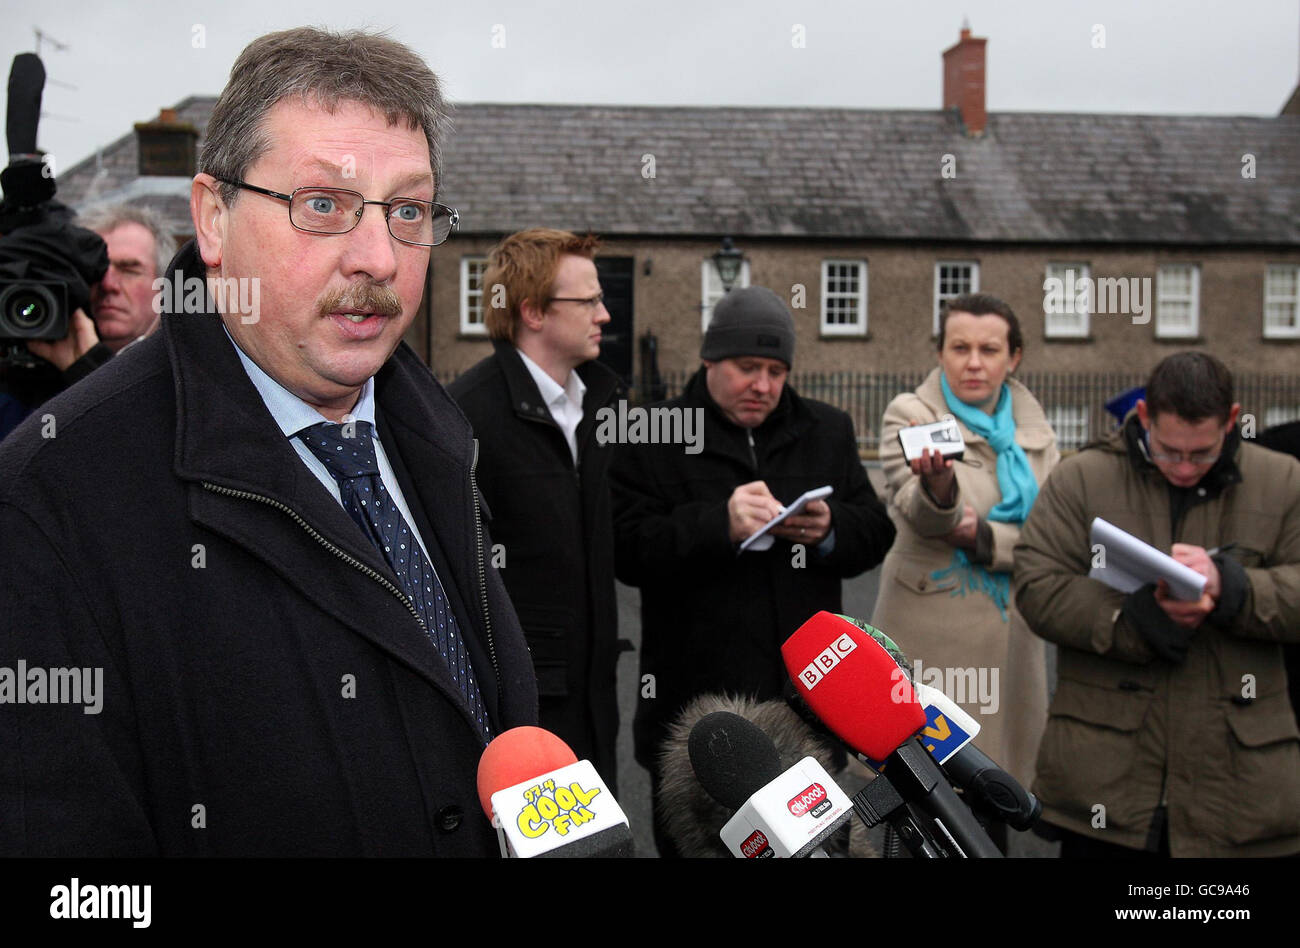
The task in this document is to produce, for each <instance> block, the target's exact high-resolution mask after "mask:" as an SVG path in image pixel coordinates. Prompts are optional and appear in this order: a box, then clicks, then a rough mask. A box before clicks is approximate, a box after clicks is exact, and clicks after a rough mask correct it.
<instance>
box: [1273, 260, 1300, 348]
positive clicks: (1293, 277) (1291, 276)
mask: <svg viewBox="0 0 1300 948" xmlns="http://www.w3.org/2000/svg"><path fill="white" fill-rule="evenodd" d="M1298 289H1300V267H1297V266H1293V265H1291V264H1284V265H1273V266H1270V267H1269V268H1268V273H1267V274H1266V275H1265V277H1264V338H1266V339H1296V338H1300V293H1297V290H1298Z"/></svg>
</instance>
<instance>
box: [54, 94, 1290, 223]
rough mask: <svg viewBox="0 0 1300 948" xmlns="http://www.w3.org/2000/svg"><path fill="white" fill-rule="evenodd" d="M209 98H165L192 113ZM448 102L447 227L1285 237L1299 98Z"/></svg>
mask: <svg viewBox="0 0 1300 948" xmlns="http://www.w3.org/2000/svg"><path fill="white" fill-rule="evenodd" d="M213 101H214V100H213V99H212V98H211V97H197V96H196V97H191V98H189V99H186V100H185V101H184V102H182V103H181V104H180V105H179V106H178V109H179V112H180V117H181V118H182V119H184V120H187V121H190V122H193V123H194V124H195V125H196V126H198V127H199V128H200V129H202V128H203V127H204V126H205V125H206V121H207V117H208V114H209V113H210V111H211V107H212V103H213ZM454 121H455V131H454V132H453V133H452V136H451V138H450V140H449V142H448V143H447V146H446V152H445V159H444V166H445V169H446V178H445V182H444V185H443V188H442V191H441V193H440V196H439V200H442V201H444V202H445V203H448V204H451V205H453V206H455V207H457V208H458V209H459V210H460V212H461V217H462V224H461V230H462V232H463V233H484V234H497V233H508V232H511V231H514V230H518V229H521V228H523V227H528V226H534V225H543V224H544V225H546V226H551V227H562V228H565V229H569V230H578V231H582V230H588V229H590V230H593V231H596V232H598V233H600V234H603V235H607V236H613V235H620V234H622V235H653V236H663V237H706V238H709V239H713V238H716V237H719V236H721V235H724V234H727V235H731V236H733V237H736V238H738V239H739V238H742V237H743V238H746V239H755V238H763V237H786V238H810V239H811V238H825V239H854V240H862V239H871V240H877V239H878V240H890V241H971V242H981V243H982V242H1008V241H1010V242H1028V243H1092V242H1108V243H1110V242H1116V243H1137V244H1161V245H1177V244H1191V245H1275V246H1278V245H1280V246H1295V245H1297V244H1300V116H1286V115H1284V116H1279V117H1275V118H1255V117H1218V116H1170V115H1123V114H1077V113H1028V112H1025V113H1007V112H1003V113H996V112H995V113H990V114H989V119H988V127H987V130H986V132H985V134H984V135H983V136H982V137H979V138H972V137H967V136H965V135H964V134H962V131H961V129H960V126H959V122H958V119H957V116H956V112H955V110H951V111H939V110H930V111H920V110H916V111H913V110H861V109H826V108H731V107H727V108H699V107H689V108H688V107H652V106H602V105H588V106H580V105H499V104H463V105H460V106H458V107H457V109H456V112H455V115H454ZM647 155H653V156H654V158H653V172H654V176H653V177H648V176H647V175H648V174H649V168H650V165H649V161H648V160H646V159H645V158H644V157H643V156H647ZM945 155H951V156H953V163H952V164H954V165H955V177H951V178H945V177H943V176H942V171H943V168H944V156H945ZM1245 155H1253V156H1254V170H1255V177H1254V178H1246V177H1243V176H1242V169H1243V156H1245ZM135 160H136V147H135V140H134V133H131V134H128V135H126V136H124V137H123V138H121V139H119V140H118V141H116V142H114V143H113V144H111V145H109V146H107V147H106V148H105V149H104V152H103V160H102V163H101V164H99V165H97V164H96V159H95V158H94V157H92V158H90V159H87V160H86V161H84V162H82V163H81V164H79V165H78V166H76V167H75V168H72V169H69V170H68V171H66V172H65V173H64V174H63V175H61V176H60V178H59V186H60V191H61V193H62V195H63V197H64V200H67V201H68V202H69V203H74V204H75V203H81V202H85V201H93V200H95V199H96V198H100V199H102V198H103V197H104V196H105V195H107V194H108V193H111V192H113V191H116V190H118V189H120V188H123V187H130V186H131V182H132V180H133V179H134V178H135ZM643 169H644V174H643ZM168 180H177V179H168ZM140 186H141V185H140V184H139V183H137V184H136V185H135V187H140ZM185 194H188V189H186V190H185ZM177 197H179V196H177ZM168 200H171V199H168ZM177 207H178V209H179V207H180V206H179V205H177ZM187 217H188V210H184V211H183V213H182V214H181V219H182V220H184V219H187Z"/></svg>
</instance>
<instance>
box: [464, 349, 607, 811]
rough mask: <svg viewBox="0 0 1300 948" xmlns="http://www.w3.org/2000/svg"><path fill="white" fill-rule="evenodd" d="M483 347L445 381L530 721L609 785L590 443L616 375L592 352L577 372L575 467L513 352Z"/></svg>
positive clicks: (603, 628) (602, 566) (601, 467)
mask: <svg viewBox="0 0 1300 948" xmlns="http://www.w3.org/2000/svg"><path fill="white" fill-rule="evenodd" d="M494 348H495V350H496V351H495V352H494V354H493V355H490V356H488V357H487V358H486V359H484V360H483V361H481V362H479V363H478V364H477V365H475V366H474V367H472V368H471V369H470V370H469V371H467V372H466V373H465V374H463V375H461V376H460V377H459V378H457V379H456V380H455V381H454V382H452V383H451V384H450V385H448V387H447V390H448V392H449V393H450V394H451V396H452V397H453V398H455V399H456V401H457V402H459V403H460V407H461V409H462V410H463V411H464V412H465V415H466V417H468V418H469V420H470V424H471V425H473V427H474V434H475V436H476V437H477V438H478V441H479V452H480V453H479V465H478V482H479V488H480V489H481V490H482V491H483V497H484V499H485V500H486V501H487V506H488V510H489V511H490V512H491V515H492V521H491V524H492V538H493V540H495V541H496V542H497V543H498V544H500V549H499V550H498V551H497V553H499V554H501V557H500V559H503V560H504V568H503V569H502V570H501V578H502V579H503V580H504V581H505V584H506V590H507V591H508V592H509V593H510V599H511V601H512V602H513V603H514V607H515V611H516V612H517V613H518V614H519V622H520V624H521V625H522V626H523V628H524V635H525V636H526V637H527V639H528V646H529V648H530V649H531V650H532V654H533V666H534V668H535V669H536V671H537V688H538V694H539V697H540V711H539V717H540V720H541V725H542V727H544V728H546V729H547V730H550V731H554V732H555V733H556V734H558V735H559V736H560V737H562V738H564V740H565V741H566V742H567V743H568V744H569V746H570V747H572V748H573V750H574V753H576V754H577V755H578V757H579V758H586V759H588V760H590V761H591V762H592V764H593V765H595V767H596V770H597V771H598V772H599V773H600V775H601V776H602V777H604V778H605V781H606V782H607V783H608V784H609V785H610V787H611V790H614V788H615V778H616V767H615V758H614V745H615V742H616V740H617V737H618V701H617V696H616V694H615V668H616V665H617V660H618V645H617V642H618V605H617V602H616V599H615V594H614V537H613V530H612V527H611V522H610V507H609V485H608V481H607V474H608V470H609V463H610V460H611V458H612V456H613V452H614V448H613V445H602V444H600V443H598V442H597V440H596V437H595V434H596V423H595V416H596V412H597V411H598V410H599V409H601V408H602V407H604V406H606V405H608V404H609V403H610V402H612V401H614V399H615V397H616V395H618V394H619V392H620V384H619V380H618V376H616V375H615V374H614V373H613V372H611V371H610V370H609V369H607V368H606V367H605V366H604V365H601V364H600V363H599V362H595V361H592V362H587V363H585V364H583V365H581V366H579V367H578V369H577V372H578V376H579V378H581V379H582V381H583V383H584V384H585V385H586V386H587V392H586V395H585V396H584V398H583V417H582V423H581V424H580V425H579V426H578V431H577V440H578V465H577V467H576V468H575V467H574V464H573V455H572V454H570V452H569V445H568V442H567V441H566V440H565V438H564V433H563V432H562V431H561V430H560V427H559V425H557V424H556V423H555V421H554V420H553V419H552V418H551V415H550V412H549V411H547V409H546V407H545V405H544V403H543V401H542V398H541V395H540V394H539V392H538V389H537V383H536V382H534V381H533V378H532V376H531V375H530V374H529V372H528V369H527V368H526V367H525V366H524V363H523V360H521V359H520V357H519V353H518V351H517V350H516V349H515V347H514V346H512V345H511V344H510V343H508V342H502V341H497V342H496V343H494ZM498 565H500V561H499V560H498ZM614 792H617V791H616V790H614Z"/></svg>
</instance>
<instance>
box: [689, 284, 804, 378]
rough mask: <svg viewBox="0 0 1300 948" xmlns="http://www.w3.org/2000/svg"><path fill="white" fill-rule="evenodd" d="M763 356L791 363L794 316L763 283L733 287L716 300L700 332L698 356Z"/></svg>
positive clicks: (711, 358) (716, 359) (713, 360)
mask: <svg viewBox="0 0 1300 948" xmlns="http://www.w3.org/2000/svg"><path fill="white" fill-rule="evenodd" d="M733 356H765V357H767V358H769V359H780V360H781V361H782V362H784V363H785V364H786V365H787V366H793V365H794V318H793V317H792V316H791V315H790V310H789V309H787V308H786V305H785V302H784V301H783V300H782V299H781V297H779V296H777V295H776V294H775V293H773V292H772V291H771V290H769V289H768V288H767V287H765V286H747V287H744V288H742V289H735V290H732V291H731V292H730V293H728V294H727V295H726V296H724V297H723V298H722V299H720V300H718V303H717V305H716V306H714V307H713V318H712V319H711V320H709V328H708V331H707V332H705V333H704V345H702V346H701V347H700V358H701V359H708V360H709V361H710V362H716V361H718V360H720V359H729V358H731V357H733Z"/></svg>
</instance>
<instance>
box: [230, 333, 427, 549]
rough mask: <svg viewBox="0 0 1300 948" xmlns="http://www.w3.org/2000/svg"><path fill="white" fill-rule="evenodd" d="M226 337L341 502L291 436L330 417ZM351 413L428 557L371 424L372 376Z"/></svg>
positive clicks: (270, 406) (311, 468)
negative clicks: (365, 429)
mask: <svg viewBox="0 0 1300 948" xmlns="http://www.w3.org/2000/svg"><path fill="white" fill-rule="evenodd" d="M222 328H223V329H224V328H225V327H224V326H223V327H222ZM226 338H227V339H230V344H231V345H233V346H234V347H235V352H236V353H238V354H239V361H240V362H241V363H243V366H244V371H245V372H247V373H248V377H249V378H250V379H251V380H252V382H253V386H254V387H255V388H256V389H257V392H258V394H259V395H261V396H262V401H264V402H265V403H266V407H267V410H268V411H270V412H271V417H272V418H274V419H275V423H276V424H277V425H279V426H280V430H281V431H283V432H284V436H285V437H286V438H288V439H289V443H290V444H292V445H293V449H294V450H295V451H297V452H298V457H300V458H301V459H302V463H303V464H305V465H307V470H309V471H311V472H312V473H313V474H315V475H316V480H318V481H320V482H321V485H322V486H323V487H324V488H325V489H326V490H327V491H329V493H330V496H331V497H333V498H334V499H335V500H336V501H337V502H338V504H339V506H340V507H341V506H343V495H342V493H340V491H339V484H338V481H336V480H334V475H333V474H331V473H330V472H329V468H327V467H326V466H325V462H324V461H322V460H321V459H320V458H318V457H316V455H314V454H312V452H311V448H309V447H307V445H305V444H303V441H302V439H301V438H295V437H294V435H295V434H297V433H298V432H299V431H301V430H302V429H303V428H307V427H310V426H311V425H318V424H320V423H321V422H322V421H329V420H330V419H328V418H326V417H325V416H324V415H322V414H321V413H320V412H318V411H317V410H316V409H315V408H312V407H311V406H310V405H308V404H307V403H306V402H304V401H303V400H302V399H301V398H299V397H298V396H297V395H295V394H293V392H291V391H289V390H288V389H287V388H285V387H284V386H283V385H281V384H280V383H279V382H277V381H276V380H275V379H273V378H271V376H269V375H267V374H266V372H265V371H263V369H262V367H261V366H259V365H258V364H257V363H256V362H254V361H253V360H252V359H250V358H249V357H248V356H247V355H245V354H244V350H243V349H241V348H239V345H238V343H236V342H235V340H234V339H233V338H232V337H231V335H230V331H229V330H226ZM350 414H351V415H352V418H353V419H354V420H356V421H368V422H370V424H371V431H372V432H373V434H372V435H371V441H372V442H373V444H374V446H375V460H376V461H378V462H379V479H380V480H381V481H383V483H384V489H385V490H387V491H388V496H390V497H392V498H393V503H395V504H396V505H397V509H398V510H400V511H401V512H402V516H403V517H405V518H406V522H407V523H408V524H409V525H410V527H411V533H413V534H414V535H415V539H416V541H417V542H419V544H420V549H422V550H424V555H425V557H426V558H427V557H428V556H429V548H428V547H427V546H425V544H424V538H423V537H421V536H420V531H419V530H418V529H417V528H416V526H415V520H414V519H413V518H412V517H411V510H410V508H409V507H407V506H406V498H405V497H403V496H402V489H401V487H399V486H398V484H397V475H396V474H394V473H393V466H392V465H391V464H390V463H389V462H388V455H387V454H385V453H384V446H383V444H381V443H380V441H379V429H378V428H377V427H374V425H375V380H374V378H373V377H371V378H368V379H366V384H365V385H363V386H361V396H360V397H359V398H358V399H357V403H356V405H354V406H353V408H352V411H351V413H350ZM432 565H433V564H432V562H430V566H432Z"/></svg>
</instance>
